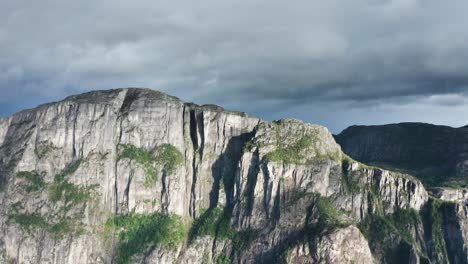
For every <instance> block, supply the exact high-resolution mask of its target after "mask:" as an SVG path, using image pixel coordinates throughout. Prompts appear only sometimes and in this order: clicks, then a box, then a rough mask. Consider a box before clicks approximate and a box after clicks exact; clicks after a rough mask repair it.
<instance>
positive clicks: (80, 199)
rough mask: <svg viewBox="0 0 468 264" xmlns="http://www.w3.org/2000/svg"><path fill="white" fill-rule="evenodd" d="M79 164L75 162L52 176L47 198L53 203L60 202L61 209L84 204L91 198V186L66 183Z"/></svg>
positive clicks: (79, 161) (79, 162)
mask: <svg viewBox="0 0 468 264" xmlns="http://www.w3.org/2000/svg"><path fill="white" fill-rule="evenodd" d="M80 164H81V160H77V161H75V162H73V163H71V164H70V165H68V166H67V167H66V168H65V169H64V170H63V171H62V172H60V173H59V174H57V175H55V176H54V181H53V182H52V183H51V185H50V186H49V198H50V200H51V201H52V202H53V203H57V202H62V203H63V205H64V207H66V208H63V209H68V207H69V206H73V205H76V204H80V203H84V202H86V201H88V200H89V199H90V198H91V190H92V186H77V185H75V184H73V183H70V182H69V181H68V176H69V175H71V174H73V173H75V172H76V170H78V167H79V166H80Z"/></svg>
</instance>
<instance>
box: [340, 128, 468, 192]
mask: <svg viewBox="0 0 468 264" xmlns="http://www.w3.org/2000/svg"><path fill="white" fill-rule="evenodd" d="M336 141H337V142H338V143H339V144H340V145H341V147H342V148H343V151H344V152H345V153H346V154H348V155H349V156H351V157H352V158H354V159H356V160H359V161H361V162H364V163H367V164H373V165H376V166H382V167H384V168H388V169H393V170H399V171H403V172H406V173H411V174H414V175H416V176H418V178H420V179H422V180H423V182H424V183H425V184H427V185H430V186H462V187H468V185H467V180H466V179H467V176H468V169H467V168H468V145H467V142H468V128H466V127H462V128H452V127H447V126H436V125H431V124H424V123H400V124H390V125H381V126H351V127H349V128H347V129H345V130H343V132H341V133H340V134H339V135H337V136H336Z"/></svg>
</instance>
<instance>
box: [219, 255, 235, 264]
mask: <svg viewBox="0 0 468 264" xmlns="http://www.w3.org/2000/svg"><path fill="white" fill-rule="evenodd" d="M228 263H231V259H230V258H229V257H228V256H226V255H225V254H219V255H218V257H217V258H216V264H228Z"/></svg>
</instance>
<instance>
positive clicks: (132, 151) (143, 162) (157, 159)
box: [118, 144, 184, 186]
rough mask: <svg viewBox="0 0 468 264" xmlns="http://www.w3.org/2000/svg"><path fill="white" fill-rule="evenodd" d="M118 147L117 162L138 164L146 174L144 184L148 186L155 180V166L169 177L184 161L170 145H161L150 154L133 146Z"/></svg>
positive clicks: (178, 152)
mask: <svg viewBox="0 0 468 264" xmlns="http://www.w3.org/2000/svg"><path fill="white" fill-rule="evenodd" d="M119 147H120V148H121V152H120V154H119V156H118V160H121V159H130V160H134V161H136V162H137V163H138V164H140V166H142V167H143V169H144V170H145V172H146V182H145V184H146V185H148V186H149V185H151V184H154V183H155V182H156V180H157V169H156V166H161V167H162V169H163V170H164V171H165V172H166V173H167V174H168V175H171V174H172V173H174V171H175V169H177V166H179V165H181V164H182V163H183V161H184V156H183V155H182V153H181V152H180V151H179V150H178V149H177V148H176V147H174V146H172V145H171V144H162V145H160V146H158V147H156V148H155V149H154V150H153V151H151V152H149V151H146V150H144V149H142V148H137V147H135V146H133V145H125V144H121V145H119Z"/></svg>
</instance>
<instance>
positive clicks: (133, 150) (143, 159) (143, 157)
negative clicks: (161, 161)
mask: <svg viewBox="0 0 468 264" xmlns="http://www.w3.org/2000/svg"><path fill="white" fill-rule="evenodd" d="M119 147H120V148H121V152H120V154H119V156H118V158H117V160H121V159H130V160H134V161H136V162H137V163H138V164H140V165H141V166H142V167H143V169H145V171H146V174H147V175H148V177H153V178H156V168H155V167H154V165H153V162H154V157H153V155H152V154H151V153H150V152H148V151H146V150H144V149H142V148H137V147H135V146H133V145H124V144H121V145H119Z"/></svg>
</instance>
